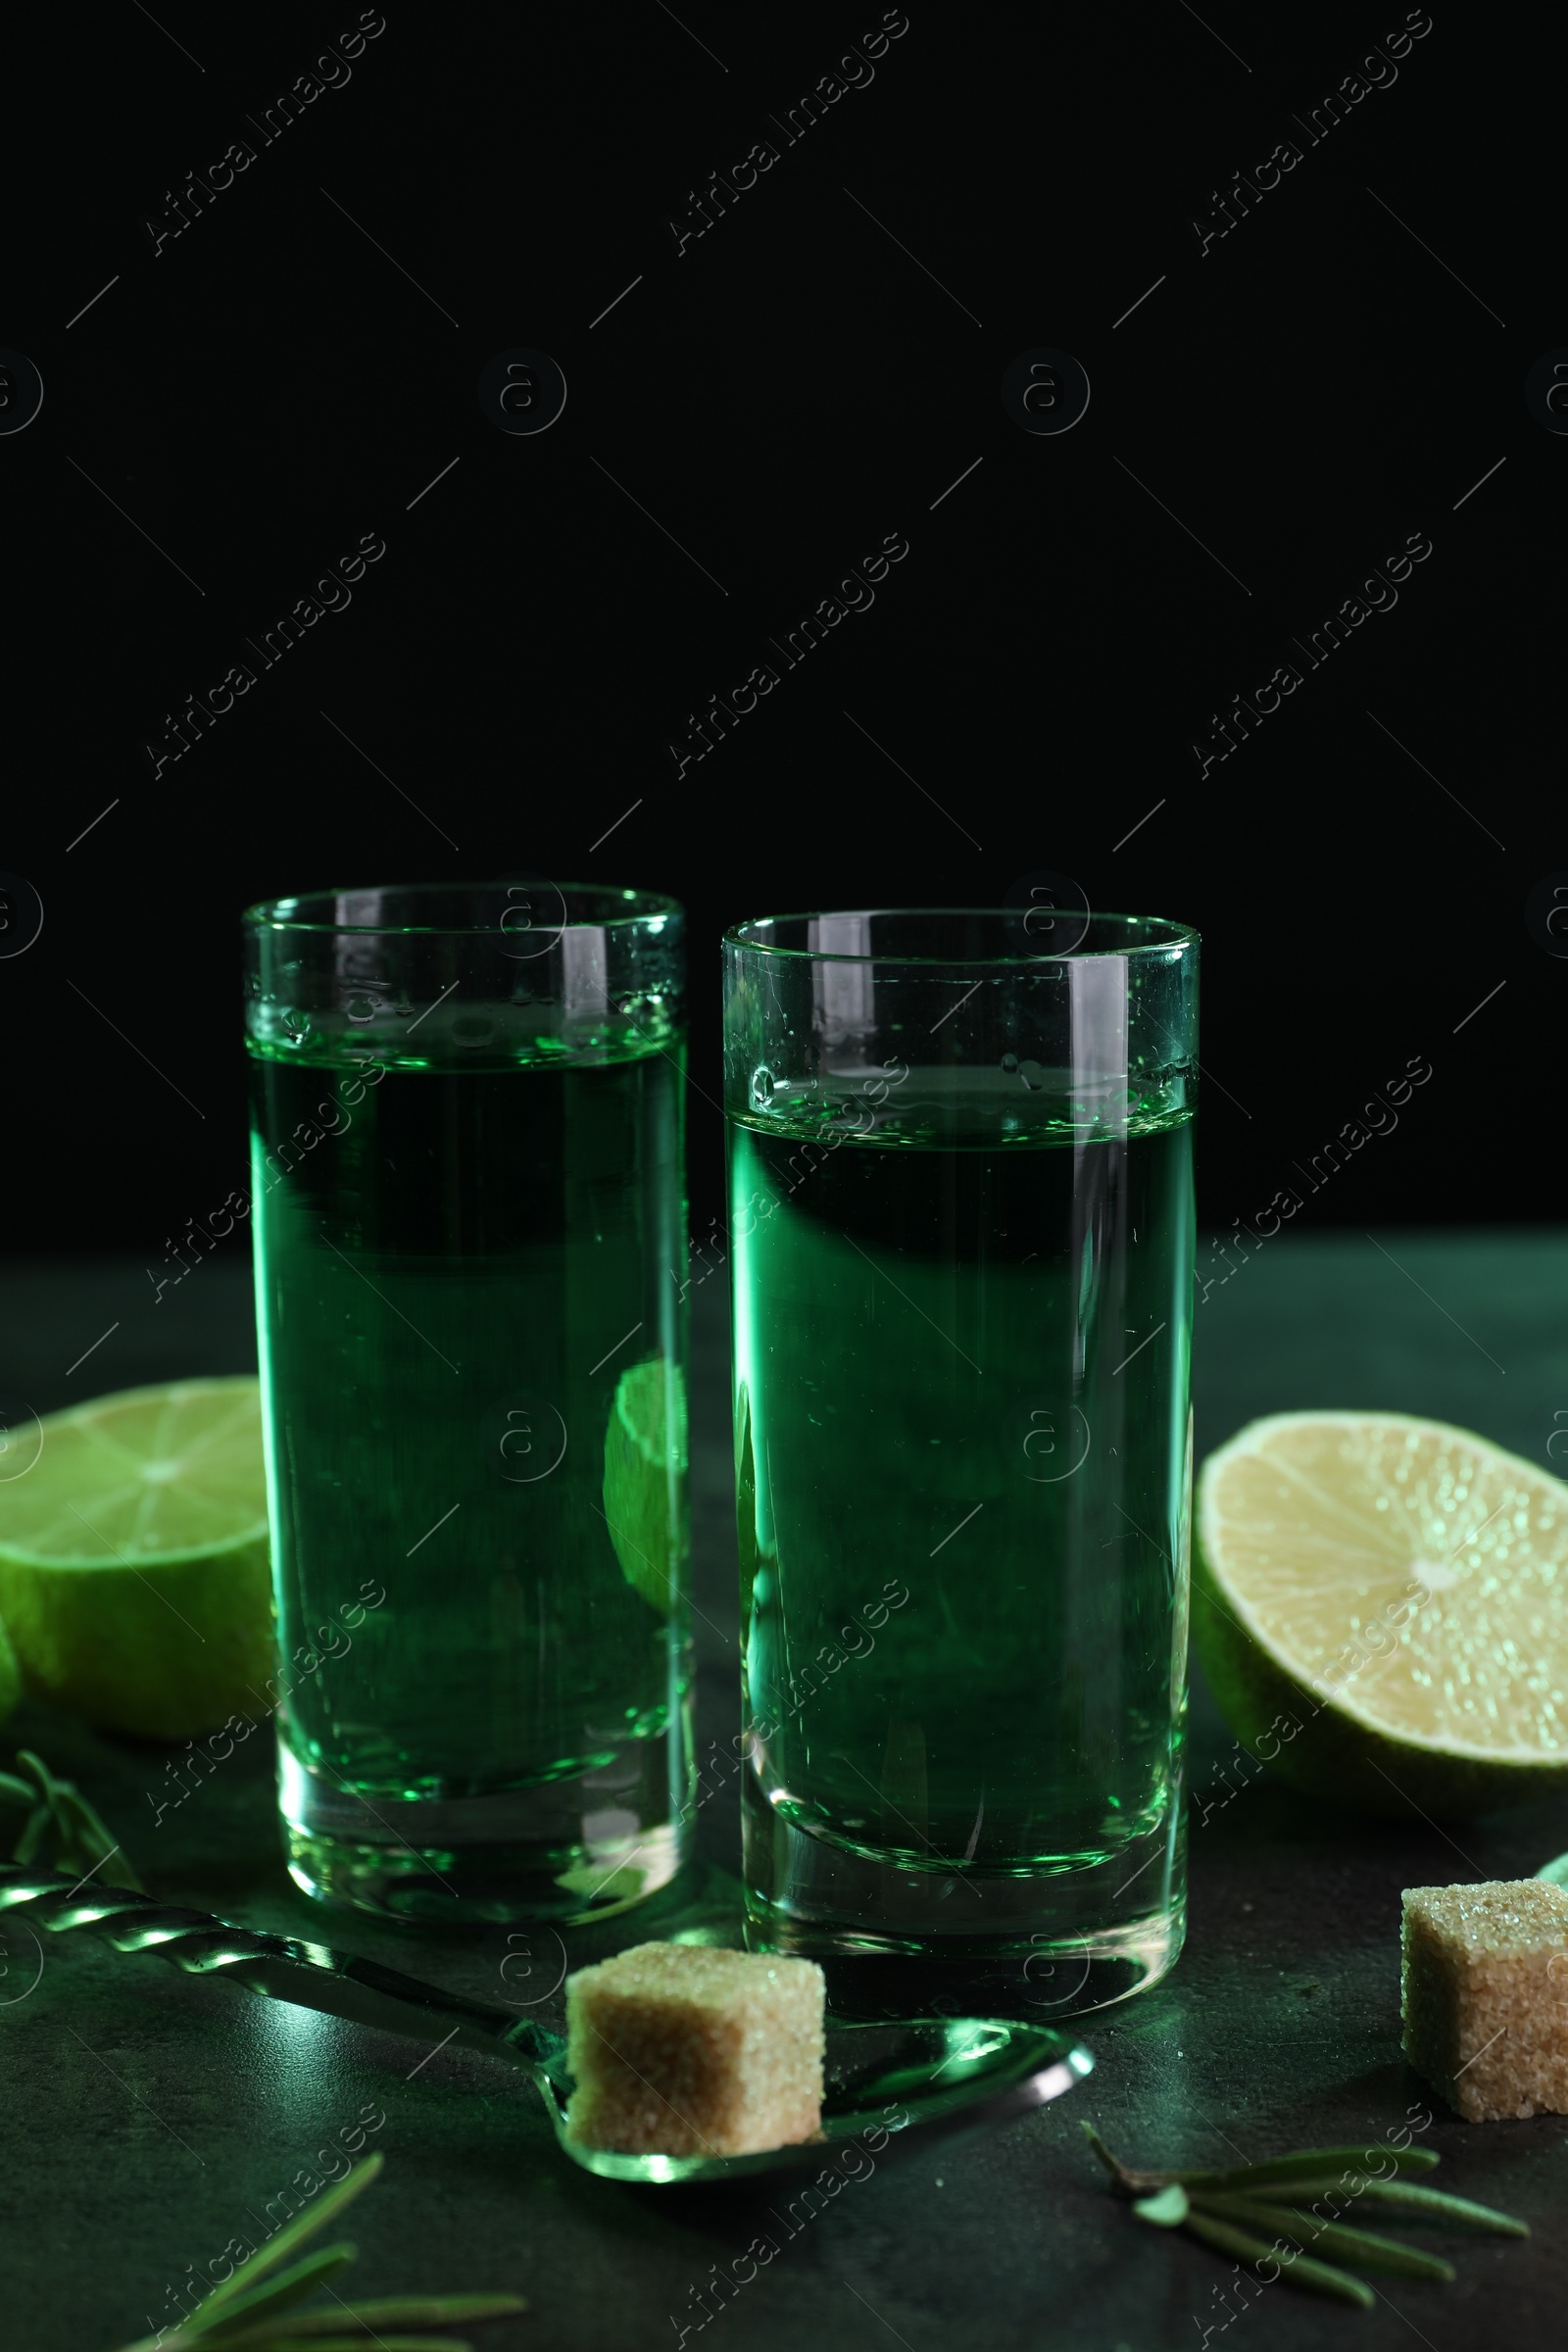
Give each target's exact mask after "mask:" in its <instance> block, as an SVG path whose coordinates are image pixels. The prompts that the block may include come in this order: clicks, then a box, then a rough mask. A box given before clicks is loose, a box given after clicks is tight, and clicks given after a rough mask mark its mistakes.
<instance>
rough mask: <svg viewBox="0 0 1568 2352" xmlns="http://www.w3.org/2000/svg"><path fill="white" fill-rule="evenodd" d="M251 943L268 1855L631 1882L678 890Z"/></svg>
mask: <svg viewBox="0 0 1568 2352" xmlns="http://www.w3.org/2000/svg"><path fill="white" fill-rule="evenodd" d="M246 935H247V952H248V963H249V979H248V987H249V996H248V1002H247V1033H248V1034H247V1043H248V1047H249V1054H250V1071H251V1105H252V1142H253V1201H254V1211H255V1244H256V1274H257V1311H258V1323H259V1329H260V1338H261V1351H262V1377H263V1400H264V1409H265V1420H266V1431H267V1443H268V1455H269V1464H268V1466H269V1479H270V1504H271V1521H272V1542H273V1557H274V1577H275V1593H276V1601H277V1617H278V1642H279V1653H280V1654H279V1668H278V1678H277V1690H276V1692H275V1693H274V1695H275V1697H276V1698H277V1700H278V1702H279V1703H278V1706H277V1727H278V1742H279V1798H280V1806H281V1811H282V1816H283V1824H284V1833H285V1841H286V1846H287V1851H288V1856H289V1862H290V1867H291V1869H292V1871H293V1874H294V1876H295V1878H296V1879H298V1880H299V1882H300V1883H301V1885H303V1886H306V1887H309V1888H311V1889H312V1890H313V1891H316V1892H319V1893H324V1894H327V1895H330V1896H333V1897H336V1898H338V1899H340V1900H343V1901H347V1902H352V1903H355V1904H357V1905H359V1906H361V1907H364V1908H368V1909H371V1910H376V1911H384V1912H391V1913H397V1914H400V1915H406V1916H418V1917H427V1918H431V1919H436V1920H444V1921H452V1922H459V1921H462V1920H464V1919H469V1920H505V1919H512V1918H521V1917H526V1916H534V1917H546V1918H549V1917H555V1918H558V1919H563V1920H564V1919H572V1918H580V1917H587V1916H593V1915H596V1914H598V1913H600V1912H605V1911H609V1910H613V1909H615V1908H618V1907H621V1906H623V1905H624V1904H626V1903H627V1902H630V1901H635V1900H637V1899H638V1898H639V1897H641V1896H643V1895H646V1894H649V1893H651V1892H653V1891H654V1890H655V1889H656V1888H657V1887H661V1886H662V1885H663V1884H665V1883H666V1882H667V1880H668V1879H669V1878H670V1877H671V1876H672V1875H673V1873H674V1871H675V1869H676V1868H677V1867H678V1864H679V1860H680V1847H681V1820H682V1817H683V1815H685V1814H686V1813H688V1812H689V1799H690V1778H691V1774H690V1764H689V1756H690V1736H689V1723H688V1714H689V1696H688V1686H689V1683H690V1674H691V1661H690V1632H689V1609H688V1601H687V1596H686V1581H687V1556H686V1555H687V1509H686V1479H685V1471H686V1458H685V1455H686V1437H685V1389H684V1363H685V1330H684V1313H685V1310H684V1308H683V1306H682V1305H681V1303H680V1285H679V1283H678V1281H674V1280H672V1279H671V1268H672V1267H677V1266H679V1265H680V1263H681V1261H682V1259H683V1257H684V1251H685V1203H684V1195H683V1186H682V1164H681V1133H682V1102H681V1089H682V1085H683V1075H682V1072H683V1060H684V1045H683V1037H682V1022H681V978H682V975H681V918H680V912H679V909H678V908H677V907H674V906H673V904H672V903H671V902H669V901H666V900H660V899H655V898H650V897H647V896H644V895H641V894H635V893H632V892H629V891H628V892H622V891H613V890H574V889H570V888H567V889H565V890H564V891H561V890H556V889H554V888H553V886H551V885H549V884H533V885H530V886H522V885H511V886H508V885H505V884H498V885H495V886H493V887H490V888H474V889H471V890H447V889H439V888H430V889H408V890H387V891H364V892H342V893H327V894H321V895H319V897H316V898H303V899H292V900H284V901H280V902H277V903H275V904H274V905H271V906H268V907H258V908H254V909H252V911H251V913H250V914H249V915H248V916H247V918H246Z"/></svg>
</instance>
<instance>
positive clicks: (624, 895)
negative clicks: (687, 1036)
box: [240, 875, 686, 939]
mask: <svg viewBox="0 0 1568 2352" xmlns="http://www.w3.org/2000/svg"><path fill="white" fill-rule="evenodd" d="M540 885H542V886H543V887H544V888H545V889H547V890H553V891H554V892H555V893H556V894H557V896H558V897H559V898H560V900H561V902H562V906H563V908H564V907H565V903H566V900H567V898H568V897H569V896H571V895H573V894H580V895H581V896H583V897H585V898H586V897H588V896H590V895H592V896H595V897H599V898H605V899H618V900H621V901H624V902H625V903H626V904H625V907H624V910H623V911H622V912H620V913H618V914H614V913H607V914H605V915H602V916H599V917H597V918H591V917H587V916H579V917H576V918H573V917H571V916H569V915H568V916H567V917H566V919H565V920H564V922H562V923H559V924H558V923H554V922H542V923H529V924H527V925H515V926H514V927H513V932H512V934H509V933H508V931H507V929H506V927H505V926H504V925H503V924H501V923H499V922H493V923H387V922H381V923H342V922H314V921H311V920H309V919H307V918H301V917H299V916H297V915H295V914H293V913H292V912H290V911H288V910H289V909H292V908H295V907H317V906H319V907H326V906H329V905H333V904H335V903H336V902H337V901H339V900H341V899H351V898H352V899H363V898H370V897H373V896H377V895H379V896H381V897H383V898H391V897H393V896H398V897H403V898H411V899H412V898H418V897H420V896H422V895H425V894H428V895H430V896H432V897H433V896H434V895H435V894H436V893H437V892H447V893H451V894H452V895H453V896H463V895H469V896H472V897H478V896H479V895H480V894H481V893H482V892H485V891H492V890H507V889H509V888H516V889H520V888H522V887H524V885H522V884H521V883H517V882H514V883H510V884H509V883H508V882H507V881H506V879H505V878H504V877H498V878H497V879H496V880H494V881H491V882H383V883H361V884H358V885H357V886H354V887H351V888H342V889H336V890H305V891H291V892H289V893H287V894H286V895H285V896H283V897H281V898H275V899H259V900H257V902H256V904H255V905H254V906H251V907H245V908H244V909H243V911H242V912H241V915H240V922H241V925H242V926H243V928H245V929H246V930H250V931H280V932H299V933H302V934H310V935H314V936H316V937H318V938H329V937H331V936H332V935H334V934H338V935H341V936H342V937H343V938H346V939H349V938H354V939H367V938H368V939H410V938H413V939H485V938H490V937H495V938H505V937H508V936H515V934H516V932H518V931H520V930H523V929H526V930H530V931H532V930H539V931H558V930H559V931H585V930H595V931H610V930H619V929H621V928H622V927H627V926H630V925H632V924H636V923H644V922H647V921H649V920H650V918H652V917H654V916H656V915H657V916H659V917H661V918H662V919H664V920H667V919H668V917H669V916H670V915H672V914H673V915H678V916H680V917H682V919H684V916H685V911H686V910H685V908H684V907H683V906H682V905H681V902H680V901H679V899H672V898H670V897H669V896H668V895H667V893H666V892H664V891H660V890H634V889H631V888H629V887H627V886H625V885H622V884H620V883H615V882H554V881H551V880H550V879H549V877H548V876H546V875H539V876H538V877H537V878H536V881H535V885H534V886H535V887H538V886H540Z"/></svg>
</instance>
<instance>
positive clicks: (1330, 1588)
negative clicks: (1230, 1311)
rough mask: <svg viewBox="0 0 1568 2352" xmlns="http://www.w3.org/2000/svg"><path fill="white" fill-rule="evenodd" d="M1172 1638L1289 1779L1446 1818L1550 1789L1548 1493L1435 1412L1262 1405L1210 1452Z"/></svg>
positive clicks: (1561, 1708) (1561, 1694) (1562, 1767)
mask: <svg viewBox="0 0 1568 2352" xmlns="http://www.w3.org/2000/svg"><path fill="white" fill-rule="evenodd" d="M1196 1534H1197V1543H1196V1544H1195V1547H1194V1549H1195V1576H1194V1589H1193V1639H1194V1643H1195V1646H1196V1647H1197V1650H1198V1654H1199V1656H1200V1658H1201V1661H1202V1665H1203V1670H1204V1672H1205V1673H1206V1675H1207V1676H1208V1679H1209V1682H1210V1684H1211V1685H1212V1687H1213V1691H1214V1694H1215V1696H1216V1698H1217V1699H1218V1701H1219V1703H1220V1706H1221V1707H1222V1709H1223V1710H1224V1712H1225V1715H1226V1716H1227V1718H1228V1720H1229V1722H1230V1725H1231V1728H1232V1730H1233V1731H1235V1732H1236V1733H1237V1734H1238V1736H1239V1737H1240V1739H1241V1740H1243V1742H1244V1743H1245V1744H1246V1745H1247V1746H1248V1747H1249V1748H1250V1749H1251V1750H1252V1751H1253V1753H1254V1754H1257V1755H1259V1756H1262V1757H1264V1758H1266V1759H1267V1760H1268V1761H1269V1762H1271V1763H1272V1764H1274V1765H1275V1767H1276V1768H1277V1769H1278V1770H1279V1771H1280V1772H1281V1773H1283V1774H1284V1776H1285V1777H1286V1778H1287V1779H1288V1780H1291V1781H1294V1782H1295V1783H1296V1784H1297V1785H1298V1787H1299V1788H1302V1789H1308V1790H1310V1791H1312V1792H1313V1793H1314V1794H1317V1795H1320V1796H1326V1797H1330V1798H1332V1799H1334V1800H1335V1801H1336V1802H1339V1803H1344V1804H1349V1805H1353V1806H1355V1807H1356V1808H1357V1809H1358V1810H1363V1811H1367V1812H1383V1813H1391V1812H1392V1813H1399V1812H1405V1811H1408V1809H1409V1808H1411V1807H1417V1808H1419V1809H1420V1810H1421V1811H1423V1812H1426V1813H1429V1814H1438V1815H1447V1816H1449V1817H1453V1816H1458V1815H1463V1814H1467V1813H1480V1812H1485V1811H1488V1810H1490V1809H1491V1808H1492V1807H1494V1806H1497V1805H1509V1804H1518V1803H1520V1802H1522V1801H1524V1800H1525V1799H1527V1798H1531V1797H1536V1796H1542V1795H1545V1794H1548V1793H1551V1792H1552V1791H1555V1790H1558V1789H1562V1788H1564V1787H1568V1488H1565V1487H1564V1486H1562V1485H1561V1484H1560V1483H1559V1481H1558V1480H1556V1479H1554V1478H1552V1477H1549V1476H1548V1475H1547V1473H1546V1472H1545V1471H1544V1470H1539V1469H1537V1468H1536V1466H1535V1464H1534V1463H1532V1462H1526V1461H1522V1460H1520V1458H1519V1457H1518V1456H1517V1455H1516V1454H1511V1453H1504V1452H1503V1451H1501V1449H1500V1448H1499V1447H1497V1446H1493V1445H1490V1444H1489V1443H1488V1441H1487V1440H1486V1439H1485V1438H1479V1437H1477V1436H1475V1435H1474V1434H1473V1432H1471V1431H1469V1430H1464V1429H1452V1428H1450V1427H1449V1426H1448V1425H1447V1424H1446V1422H1442V1421H1418V1420H1413V1419H1411V1418H1410V1417H1409V1416H1408V1415H1406V1414H1402V1413H1374V1412H1322V1413H1276V1414H1273V1415H1271V1416H1270V1417H1269V1418H1268V1419H1266V1420H1262V1421H1253V1422H1251V1423H1250V1424H1249V1426H1248V1427H1247V1428H1246V1429H1244V1430H1242V1431H1241V1432H1240V1433H1239V1434H1238V1435H1237V1436H1236V1437H1234V1438H1232V1439H1231V1441H1230V1442H1229V1444H1228V1445H1225V1446H1221V1447H1220V1448H1219V1450H1218V1451H1217V1452H1215V1453H1212V1454H1210V1455H1209V1457H1208V1460H1207V1461H1206V1462H1205V1463H1204V1465H1203V1469H1202V1473H1201V1477H1200V1480H1199V1488H1198V1510H1197V1528H1196Z"/></svg>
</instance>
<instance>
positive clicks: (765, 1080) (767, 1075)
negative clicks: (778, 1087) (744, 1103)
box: [752, 1062, 773, 1110]
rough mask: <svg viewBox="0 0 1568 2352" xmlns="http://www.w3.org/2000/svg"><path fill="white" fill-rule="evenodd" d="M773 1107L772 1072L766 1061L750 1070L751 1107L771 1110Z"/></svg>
mask: <svg viewBox="0 0 1568 2352" xmlns="http://www.w3.org/2000/svg"><path fill="white" fill-rule="evenodd" d="M772 1107H773V1073H772V1071H771V1070H770V1069H769V1068H768V1066H767V1064H766V1062H762V1063H760V1066H759V1067H758V1068H757V1069H755V1070H754V1071H753V1072H752V1108H753V1109H754V1110H771V1109H772Z"/></svg>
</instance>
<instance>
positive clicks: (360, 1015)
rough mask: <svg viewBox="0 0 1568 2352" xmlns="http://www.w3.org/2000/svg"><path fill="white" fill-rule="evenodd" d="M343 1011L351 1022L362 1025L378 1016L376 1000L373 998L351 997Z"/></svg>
mask: <svg viewBox="0 0 1568 2352" xmlns="http://www.w3.org/2000/svg"><path fill="white" fill-rule="evenodd" d="M343 1009H344V1011H345V1012H346V1013H347V1014H348V1016H349V1019H350V1020H351V1021H359V1022H361V1023H364V1022H366V1021H373V1020H374V1018H375V1015H376V1003H375V999H374V998H373V997H350V999H349V1001H348V1003H347V1004H346V1005H344V1007H343Z"/></svg>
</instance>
